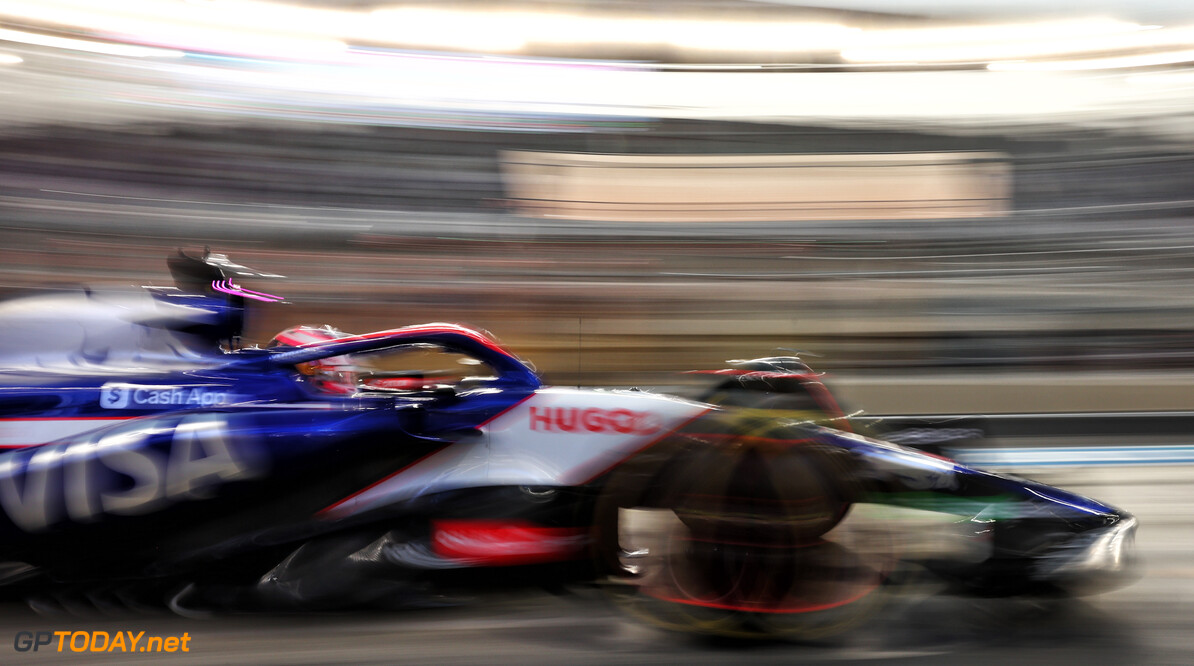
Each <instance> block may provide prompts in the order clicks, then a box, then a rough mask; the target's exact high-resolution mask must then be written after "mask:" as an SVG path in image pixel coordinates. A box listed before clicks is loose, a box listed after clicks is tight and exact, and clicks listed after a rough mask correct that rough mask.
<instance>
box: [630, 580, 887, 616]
mask: <svg viewBox="0 0 1194 666" xmlns="http://www.w3.org/2000/svg"><path fill="white" fill-rule="evenodd" d="M878 587H879V583H878V582H875V583H873V584H871V585H869V586H868V587H867V588H866V589H864V590H863V591H862V592H859V593H858V594H856V595H854V596H852V597H848V598H846V599H840V600H838V601H830V602H828V603H823V604H805V605H802V606H791V607H786V608H766V607H763V606H753V605H750V604H723V603H719V602H716V601H702V600H700V599H681V598H679V597H666V596H662V595H657V594H651V592H650V591H647V592H646V594H648V595H649V596H652V597H654V598H656V599H659V600H660V601H668V602H671V603H676V604H684V605H685V606H700V607H702V608H716V609H719V610H731V611H741V612H746V613H773V614H794V613H815V612H817V611H823V610H829V609H830V608H839V607H841V606H845V605H847V604H852V603H854V602H855V601H858V600H859V599H861V598H863V597H865V596H866V595H868V594H870V593H871V592H874V591H875V589H876V588H878Z"/></svg>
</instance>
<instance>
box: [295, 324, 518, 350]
mask: <svg viewBox="0 0 1194 666" xmlns="http://www.w3.org/2000/svg"><path fill="white" fill-rule="evenodd" d="M435 333H457V334H460V335H463V336H465V337H467V338H469V339H471V340H473V341H474V342H477V343H480V344H481V345H483V346H484V347H486V348H487V349H490V350H492V351H495V352H498V353H500V354H502V355H504V356H510V357H513V356H514V354H512V353H511V352H510V351H509V350H507V349H506V348H504V347H502V346H501V345H499V344H498V343H497V341H495V340H494V339H493V338H490V337H489V336H487V335H485V334H483V333H481V332H480V331H476V330H473V329H471V328H468V327H466V326H461V325H459V324H443V323H436V324H418V325H416V326H405V327H402V328H391V329H386V330H384V331H375V332H373V333H364V334H361V335H350V336H348V337H345V338H336V339H335V340H328V341H321V342H312V343H308V344H305V345H299V349H306V348H309V347H319V346H321V345H330V344H341V343H344V342H357V341H360V340H374V339H376V338H384V337H388V336H392V337H394V338H395V339H401V338H405V337H415V336H419V335H429V334H435Z"/></svg>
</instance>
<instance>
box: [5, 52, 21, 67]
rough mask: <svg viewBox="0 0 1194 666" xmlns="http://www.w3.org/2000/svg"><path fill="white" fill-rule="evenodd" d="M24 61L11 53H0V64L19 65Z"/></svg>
mask: <svg viewBox="0 0 1194 666" xmlns="http://www.w3.org/2000/svg"><path fill="white" fill-rule="evenodd" d="M23 62H25V60H24V59H23V58H21V57H20V56H15V55H12V54H11V53H0V65H19V64H21V63H23Z"/></svg>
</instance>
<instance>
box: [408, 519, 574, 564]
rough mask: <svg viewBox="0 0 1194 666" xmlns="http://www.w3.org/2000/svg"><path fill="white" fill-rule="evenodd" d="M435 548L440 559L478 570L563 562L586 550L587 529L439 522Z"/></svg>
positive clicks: (435, 525) (510, 522)
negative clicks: (475, 567) (479, 567)
mask: <svg viewBox="0 0 1194 666" xmlns="http://www.w3.org/2000/svg"><path fill="white" fill-rule="evenodd" d="M432 526H433V534H432V539H431V547H432V549H434V551H435V553H436V554H437V555H439V556H440V557H443V558H445V559H449V560H457V561H462V562H465V563H467V564H471V565H474V566H518V565H524V564H542V563H544V562H562V561H566V560H571V559H574V558H576V557H577V556H578V555H579V554H580V553H581V551H583V550H584V547H585V541H584V536H585V533H586V531H587V530H586V529H585V528H583V527H544V526H542V525H536V524H534V523H530V522H527V521H525V520H484V519H482V520H437V521H433V522H432Z"/></svg>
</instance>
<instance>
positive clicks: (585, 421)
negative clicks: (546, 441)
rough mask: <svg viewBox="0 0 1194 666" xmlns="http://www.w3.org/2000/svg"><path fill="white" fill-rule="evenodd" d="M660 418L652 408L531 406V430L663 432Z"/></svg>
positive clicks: (636, 433)
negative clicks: (638, 410) (641, 410)
mask: <svg viewBox="0 0 1194 666" xmlns="http://www.w3.org/2000/svg"><path fill="white" fill-rule="evenodd" d="M660 427H661V426H660V424H659V418H658V417H656V416H655V415H654V414H652V413H650V412H636V411H632V410H629V409H598V408H596V407H589V408H580V407H531V430H541V431H547V432H576V433H585V432H596V433H614V434H622V435H650V434H653V433H656V432H659V429H660Z"/></svg>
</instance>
